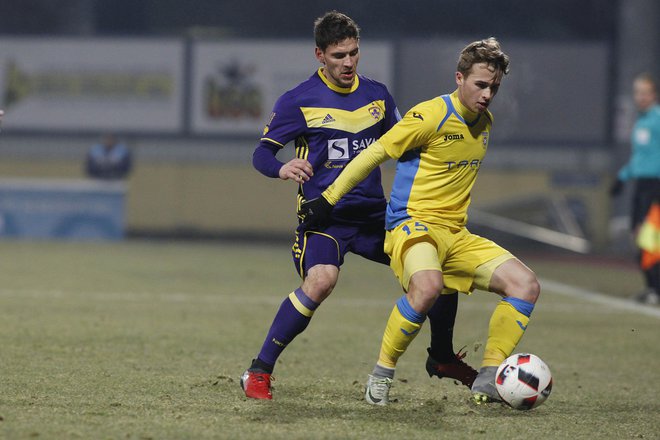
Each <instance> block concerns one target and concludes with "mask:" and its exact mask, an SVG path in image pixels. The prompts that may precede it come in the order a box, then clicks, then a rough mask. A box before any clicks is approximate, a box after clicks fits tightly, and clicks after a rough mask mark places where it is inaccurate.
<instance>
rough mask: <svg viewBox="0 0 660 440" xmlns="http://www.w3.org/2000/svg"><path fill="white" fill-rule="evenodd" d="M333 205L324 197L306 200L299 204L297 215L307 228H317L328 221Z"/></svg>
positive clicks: (325, 224)
mask: <svg viewBox="0 0 660 440" xmlns="http://www.w3.org/2000/svg"><path fill="white" fill-rule="evenodd" d="M332 208H333V206H332V205H331V204H330V202H328V201H327V200H326V199H325V197H323V196H319V197H317V198H315V199H311V200H306V201H304V202H303V203H302V204H301V205H300V210H299V211H298V215H299V216H301V217H302V218H303V224H304V225H305V226H307V227H309V228H319V227H323V226H327V225H328V223H330V213H331V212H332Z"/></svg>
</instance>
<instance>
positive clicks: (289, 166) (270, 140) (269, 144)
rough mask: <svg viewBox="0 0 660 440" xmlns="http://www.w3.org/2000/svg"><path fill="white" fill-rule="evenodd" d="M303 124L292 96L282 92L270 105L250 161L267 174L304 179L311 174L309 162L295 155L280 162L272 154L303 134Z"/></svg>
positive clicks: (298, 180) (306, 179) (283, 178)
mask: <svg viewBox="0 0 660 440" xmlns="http://www.w3.org/2000/svg"><path fill="white" fill-rule="evenodd" d="M305 127H306V125H305V124H304V121H302V120H301V114H300V108H299V107H297V106H296V105H295V104H294V103H293V98H292V96H291V95H290V94H287V93H285V94H284V95H282V96H281V97H280V98H279V99H278V100H277V102H276V103H275V106H274V107H273V112H272V113H271V116H270V119H269V121H268V123H267V124H266V127H265V128H264V131H263V135H262V137H261V139H260V141H259V145H257V147H256V148H255V150H254V153H253V155H252V165H253V166H254V167H255V168H256V169H257V171H259V172H260V173H262V174H263V175H265V176H267V177H273V178H280V179H282V180H293V181H295V182H296V183H303V182H306V181H308V180H309V179H310V178H311V177H312V176H313V175H314V170H313V168H312V164H311V163H309V162H308V161H307V160H305V159H299V158H294V159H292V160H290V161H288V162H287V163H283V162H281V161H279V160H278V159H277V157H276V156H277V153H278V152H279V151H280V150H281V149H282V148H284V146H285V145H286V144H287V143H288V142H290V141H292V140H294V139H295V138H297V137H298V136H301V135H303V133H304V130H305Z"/></svg>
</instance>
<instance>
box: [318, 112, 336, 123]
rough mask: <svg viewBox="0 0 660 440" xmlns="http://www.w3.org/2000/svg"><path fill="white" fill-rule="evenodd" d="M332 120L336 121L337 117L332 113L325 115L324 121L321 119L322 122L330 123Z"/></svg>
mask: <svg viewBox="0 0 660 440" xmlns="http://www.w3.org/2000/svg"><path fill="white" fill-rule="evenodd" d="M331 122H335V118H333V117H332V115H331V114H330V113H328V114H327V115H325V118H323V121H321V124H329V123H331Z"/></svg>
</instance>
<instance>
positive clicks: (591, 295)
mask: <svg viewBox="0 0 660 440" xmlns="http://www.w3.org/2000/svg"><path fill="white" fill-rule="evenodd" d="M540 282H541V286H542V289H543V290H546V289H548V290H551V291H552V292H553V293H558V294H560V295H566V296H572V297H576V298H580V299H584V300H587V301H591V302H593V303H597V304H602V305H605V306H608V307H612V308H615V309H622V310H628V311H631V312H635V313H640V314H642V315H647V316H652V317H654V318H660V308H656V307H650V306H645V305H643V304H637V303H635V302H632V301H631V300H625V299H621V298H613V297H611V296H607V295H604V294H602V293H599V292H594V291H591V290H587V289H582V288H580V287H575V286H571V285H569V284H564V283H561V282H559V281H553V280H547V279H541V280H540Z"/></svg>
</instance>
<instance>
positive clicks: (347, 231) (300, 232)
mask: <svg viewBox="0 0 660 440" xmlns="http://www.w3.org/2000/svg"><path fill="white" fill-rule="evenodd" d="M384 242H385V226H384V223H382V222H374V223H373V224H368V225H346V224H334V225H331V226H328V227H327V228H325V229H323V230H322V231H312V230H308V229H305V228H304V226H303V225H302V224H301V225H299V226H298V228H297V229H296V241H295V243H294V244H293V246H292V247H291V254H292V255H293V263H294V264H295V266H296V270H297V271H298V275H300V276H301V277H303V278H304V277H305V275H306V274H307V270H308V269H309V268H310V267H313V266H316V265H317V264H331V265H333V266H337V267H341V265H342V264H343V263H344V255H346V253H348V252H352V253H354V254H357V255H360V256H362V257H364V258H366V259H368V260H371V261H375V262H377V263H382V264H390V258H389V257H388V256H387V255H386V254H385V251H384V250H383V245H384Z"/></svg>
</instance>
